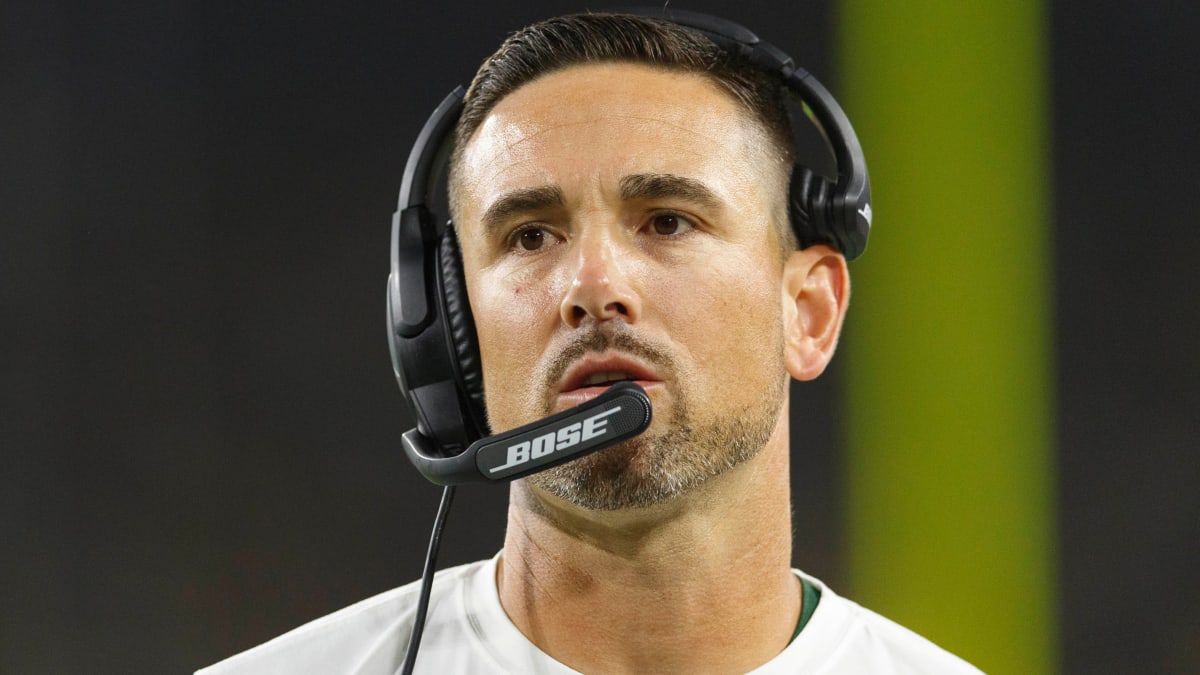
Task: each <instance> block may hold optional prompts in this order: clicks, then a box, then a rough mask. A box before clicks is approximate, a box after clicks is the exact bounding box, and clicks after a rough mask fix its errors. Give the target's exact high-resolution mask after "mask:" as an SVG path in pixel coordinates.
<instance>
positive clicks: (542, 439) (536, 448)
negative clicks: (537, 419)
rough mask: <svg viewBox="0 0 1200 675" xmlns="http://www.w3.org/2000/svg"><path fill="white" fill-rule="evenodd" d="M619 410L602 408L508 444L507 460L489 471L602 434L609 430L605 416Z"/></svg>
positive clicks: (508, 466) (541, 455)
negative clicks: (530, 437)
mask: <svg viewBox="0 0 1200 675" xmlns="http://www.w3.org/2000/svg"><path fill="white" fill-rule="evenodd" d="M620 411H621V406H617V407H615V408H610V409H608V410H602V411H600V412H598V413H596V414H595V415H592V416H591V417H585V418H584V419H583V420H582V421H579V422H575V423H574V424H568V425H567V426H565V427H563V428H561V429H559V430H558V431H550V432H547V433H544V434H542V435H541V436H538V437H536V438H534V439H533V440H531V441H521V442H520V443H517V444H516V445H510V446H508V462H507V463H505V464H504V465H503V466H497V467H494V468H492V469H490V470H489V472H490V473H496V472H497V471H504V470H506V469H511V468H513V467H514V466H520V465H522V464H525V463H527V462H531V461H533V460H535V459H540V458H542V457H545V456H546V455H549V454H550V453H552V452H558V451H562V450H570V449H571V448H573V447H575V446H577V445H579V444H580V443H584V442H586V441H590V440H592V439H593V438H597V437H599V436H603V435H605V434H606V433H608V431H609V429H608V420H607V419H605V418H606V417H608V416H609V415H612V414H613V413H617V412H620Z"/></svg>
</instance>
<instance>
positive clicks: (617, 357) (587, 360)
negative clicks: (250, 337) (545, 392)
mask: <svg viewBox="0 0 1200 675" xmlns="http://www.w3.org/2000/svg"><path fill="white" fill-rule="evenodd" d="M617 382H636V383H637V384H639V385H641V387H642V388H643V389H646V388H649V387H653V386H655V385H657V384H661V382H662V380H661V378H660V377H659V375H658V374H657V373H656V372H655V371H654V369H653V368H651V367H649V366H646V365H645V364H643V363H641V362H639V361H638V360H636V359H633V358H631V357H628V356H625V355H623V354H611V353H609V354H589V355H588V356H585V357H583V358H582V359H580V360H579V361H577V362H575V363H574V364H572V366H571V367H570V368H568V369H567V372H566V373H565V374H564V375H563V378H562V380H560V382H559V386H558V398H559V400H560V401H562V402H564V403H570V404H572V405H575V404H578V403H582V402H583V401H585V400H588V399H591V398H594V397H596V396H599V395H600V394H601V393H603V392H604V390H606V389H608V388H609V387H611V386H612V385H614V384H616V383H617Z"/></svg>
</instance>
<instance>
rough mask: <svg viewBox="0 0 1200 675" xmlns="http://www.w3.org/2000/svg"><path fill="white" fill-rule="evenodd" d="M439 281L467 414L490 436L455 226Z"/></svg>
mask: <svg viewBox="0 0 1200 675" xmlns="http://www.w3.org/2000/svg"><path fill="white" fill-rule="evenodd" d="M438 266H439V270H440V273H439V281H440V285H441V289H440V290H441V297H442V299H443V303H444V307H445V310H446V311H445V312H444V316H445V317H446V326H447V328H448V330H447V335H446V339H447V340H448V341H449V342H450V347H451V349H453V351H454V356H455V359H456V362H457V364H458V373H457V375H458V380H459V382H460V384H462V389H463V391H464V392H465V393H466V396H467V404H468V406H469V410H467V411H465V412H466V413H467V415H466V417H468V418H469V419H470V420H471V421H472V422H474V424H475V426H476V429H477V430H478V432H479V435H480V436H486V435H487V434H488V425H487V412H486V411H487V408H486V407H485V405H484V401H483V368H482V366H481V363H480V358H479V339H478V338H477V337H476V335H475V317H474V316H472V314H471V303H470V301H469V300H468V298H467V284H466V280H465V277H464V275H463V269H462V253H461V252H460V251H459V246H458V237H456V236H455V234H454V227H453V225H448V226H447V227H446V231H445V233H443V234H442V238H441V242H440V244H439V245H438Z"/></svg>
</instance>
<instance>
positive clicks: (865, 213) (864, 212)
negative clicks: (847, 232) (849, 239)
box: [858, 204, 871, 225]
mask: <svg viewBox="0 0 1200 675" xmlns="http://www.w3.org/2000/svg"><path fill="white" fill-rule="evenodd" d="M858 215H860V216H862V217H863V220H865V221H867V225H870V224H871V205H870V204H867V205H866V206H864V207H862V208H861V209H859V210H858Z"/></svg>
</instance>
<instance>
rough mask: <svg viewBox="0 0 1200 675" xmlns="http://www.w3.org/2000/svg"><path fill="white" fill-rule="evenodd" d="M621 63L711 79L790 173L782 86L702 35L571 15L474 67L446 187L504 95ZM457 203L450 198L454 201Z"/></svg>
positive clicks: (542, 25) (787, 232)
mask: <svg viewBox="0 0 1200 675" xmlns="http://www.w3.org/2000/svg"><path fill="white" fill-rule="evenodd" d="M622 62H624V63H640V64H645V65H648V66H652V67H657V68H663V69H665V70H672V71H681V72H687V73H695V74H698V75H703V76H705V77H708V78H710V79H711V80H712V81H713V82H714V83H715V84H717V85H718V86H719V87H720V88H721V89H723V90H724V91H725V92H727V93H728V94H729V95H730V96H732V97H733V98H734V99H735V100H736V101H737V102H738V103H739V104H740V105H741V106H742V107H743V108H744V109H745V111H746V112H747V113H748V114H749V115H750V117H751V119H753V120H755V121H757V122H758V123H759V125H760V126H761V128H762V130H763V131H764V132H765V134H766V137H767V139H768V140H769V141H770V142H771V144H772V145H773V146H774V147H775V149H776V150H777V151H778V152H779V153H780V154H779V158H780V160H781V161H782V164H783V166H785V167H787V169H786V170H790V168H791V166H792V162H793V154H794V152H793V146H792V127H791V120H790V118H789V116H788V109H787V94H786V91H785V87H784V85H783V82H782V80H780V79H778V78H775V77H773V76H771V75H769V74H768V73H766V72H764V71H763V70H762V69H760V68H758V67H757V66H755V65H754V64H752V63H750V62H749V61H748V60H746V59H743V58H740V57H738V56H736V55H734V54H731V53H729V52H726V51H725V50H724V49H721V48H720V47H719V46H717V45H716V44H715V43H713V42H712V40H710V39H708V38H707V37H705V36H704V35H702V34H700V33H698V32H696V31H693V30H689V29H686V28H683V27H681V26H679V25H677V24H674V23H671V22H669V21H664V20H659V19H654V18H649V17H642V16H635V15H629V14H571V15H566V16H559V17H554V18H551V19H546V20H544V21H540V22H538V23H535V24H532V25H530V26H527V27H525V28H522V29H521V30H518V31H516V32H515V33H513V34H511V35H509V37H508V39H506V40H505V41H504V43H503V44H502V45H500V48H499V49H497V50H496V52H495V53H494V54H492V55H491V56H490V57H488V58H487V60H485V61H484V62H483V64H482V65H481V66H480V67H479V71H478V72H477V73H476V74H475V79H474V80H472V82H471V86H470V87H469V88H468V89H467V93H466V96H465V98H464V103H463V110H462V113H461V115H460V116H459V119H458V126H457V128H456V129H455V149H454V153H453V155H452V158H451V163H450V170H451V186H452V188H451V189H452V190H453V185H454V184H455V182H456V181H455V178H454V174H455V172H456V167H457V166H458V165H459V160H460V159H461V156H462V151H463V148H465V147H466V145H467V142H468V141H469V140H470V139H471V136H472V135H473V134H474V133H475V130H476V129H478V128H479V125H480V124H482V123H483V120H484V118H485V117H487V115H488V113H489V112H491V110H492V108H494V107H495V106H496V104H497V103H499V101H500V100H501V99H503V98H504V97H505V96H507V95H509V94H511V93H512V92H514V91H516V90H517V89H518V88H520V87H521V86H522V85H525V84H528V83H529V82H531V81H533V80H535V79H537V78H539V77H541V76H543V75H546V74H548V73H552V72H554V71H557V70H562V69H564V68H567V67H570V66H574V65H582V64H594V63H622ZM784 178H785V179H786V178H787V176H786V175H785V176H784ZM454 201H455V199H454V197H453V195H452V196H451V203H452V204H453V202H454ZM452 208H453V207H452ZM786 215H787V211H786V207H785V208H784V210H783V217H784V220H783V221H782V222H781V223H779V225H780V229H781V230H782V231H783V232H782V234H783V238H784V240H785V241H787V242H794V236H793V235H792V234H791V232H792V229H791V227H790V225H789V224H788V222H787V220H786Z"/></svg>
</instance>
